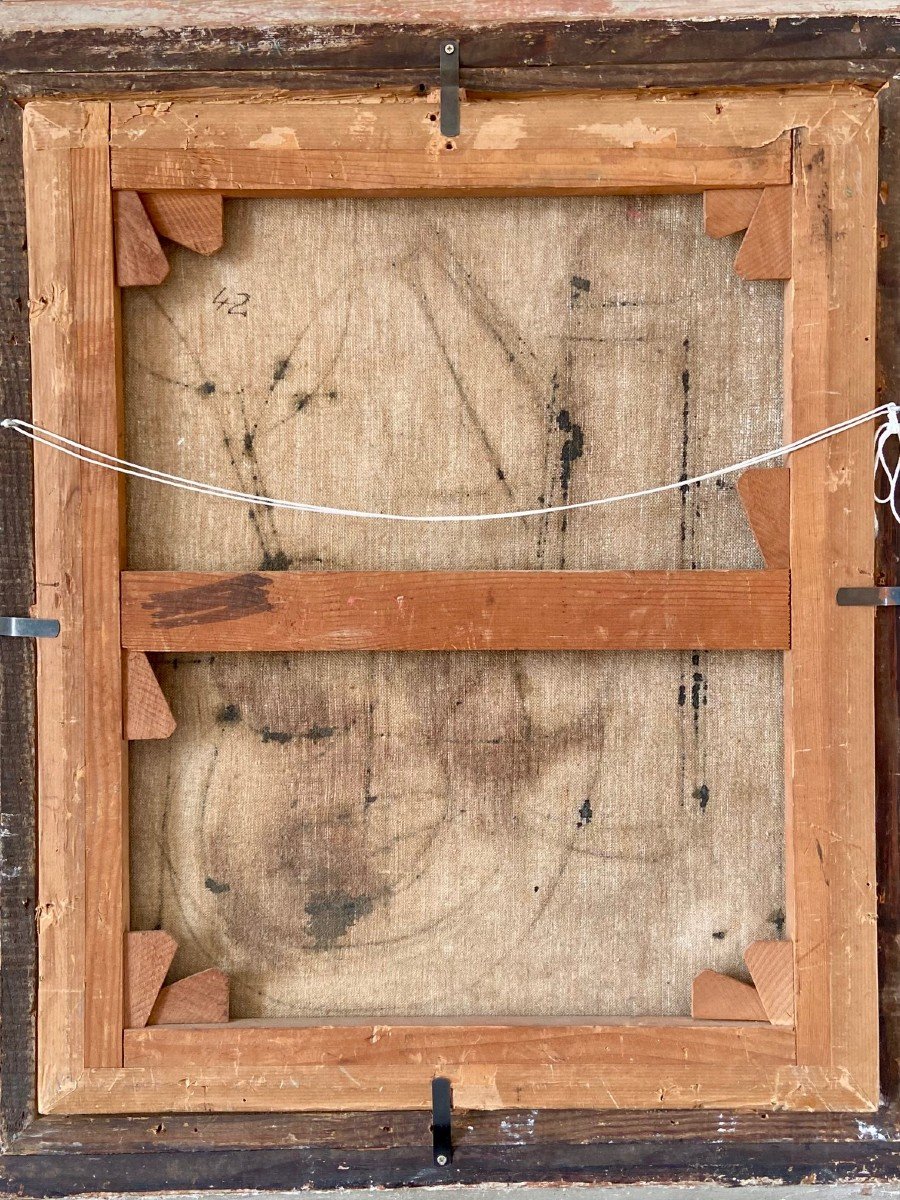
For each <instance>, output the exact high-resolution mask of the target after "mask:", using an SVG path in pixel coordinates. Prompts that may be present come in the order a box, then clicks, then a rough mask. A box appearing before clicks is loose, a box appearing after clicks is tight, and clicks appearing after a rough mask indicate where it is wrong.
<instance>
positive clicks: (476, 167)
mask: <svg viewBox="0 0 900 1200" xmlns="http://www.w3.org/2000/svg"><path fill="white" fill-rule="evenodd" d="M435 128H436V126H435ZM433 136H434V135H433V134H431V133H429V131H428V130H425V131H424V132H423V136H422V144H421V146H419V147H417V148H413V149H412V150H409V151H396V152H395V151H394V150H393V149H392V148H390V147H388V148H387V149H384V148H378V149H369V150H366V149H362V150H360V151H358V152H355V153H353V152H351V151H349V150H348V151H344V150H342V149H340V148H337V149H334V150H329V149H325V150H322V149H309V150H305V149H304V150H292V149H287V150H285V149H279V148H272V149H263V150H246V149H234V150H195V149H188V150H181V149H172V150H155V149H143V148H142V147H141V146H134V147H124V148H121V149H118V150H115V151H113V180H114V184H115V186H116V187H117V188H125V189H129V188H134V189H137V190H140V191H142V192H149V191H155V190H171V189H181V188H184V189H188V190H192V191H194V190H201V189H209V190H213V191H216V192H223V193H224V194H225V195H226V196H228V195H232V196H236V195H258V196H274V195H312V196H337V195H349V194H353V195H358V196H384V197H388V196H414V195H417V194H418V193H419V192H421V191H422V189H423V188H427V189H428V191H429V193H430V194H431V195H433V196H461V195H466V196H510V195H518V196H546V195H554V194H563V195H570V196H571V195H621V194H624V193H629V192H632V193H642V194H645V193H665V192H700V191H703V190H705V189H707V188H714V187H757V186H768V185H770V184H782V183H784V181H785V176H786V166H785V164H786V161H787V150H788V143H787V142H786V141H784V142H782V141H779V142H777V143H772V146H771V148H759V149H750V150H743V149H733V148H731V147H712V148H710V149H708V150H704V149H702V148H700V147H693V146H687V147H684V148H673V149H671V150H661V149H659V148H658V147H656V146H641V147H634V148H625V149H618V148H608V149H607V148H603V147H601V148H598V149H596V150H594V151H592V152H589V151H588V150H587V149H586V148H581V149H578V148H577V147H576V148H575V149H573V150H572V151H569V152H566V151H565V150H559V149H556V150H552V149H547V150H544V151H543V152H540V153H536V154H535V156H534V157H530V158H529V159H528V166H527V167H526V166H525V160H524V159H522V158H520V157H518V156H517V155H516V154H515V146H514V145H510V146H508V147H507V148H505V149H504V148H502V147H501V148H500V149H486V150H479V149H478V147H477V144H475V145H474V147H473V149H471V150H469V149H468V146H469V142H470V141H472V142H473V143H474V138H473V136H472V135H471V134H469V135H467V134H466V133H463V134H460V136H459V139H458V140H454V141H452V142H448V141H441V142H439V143H437V145H436V146H434V147H433V148H432V147H430V146H429V145H428V142H427V140H426V139H428V138H429V137H431V138H433ZM264 145H265V143H264Z"/></svg>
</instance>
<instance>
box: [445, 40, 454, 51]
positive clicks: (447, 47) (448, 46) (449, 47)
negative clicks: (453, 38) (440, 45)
mask: <svg viewBox="0 0 900 1200" xmlns="http://www.w3.org/2000/svg"><path fill="white" fill-rule="evenodd" d="M455 50H456V47H455V46H454V45H453V43H452V42H447V43H446V45H445V46H444V53H445V54H453V53H454V52H455Z"/></svg>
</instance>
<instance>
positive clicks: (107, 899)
mask: <svg viewBox="0 0 900 1200" xmlns="http://www.w3.org/2000/svg"><path fill="white" fill-rule="evenodd" d="M96 112H97V118H96V119H97V121H98V123H99V121H101V120H102V119H104V118H106V116H107V111H106V109H104V108H103V107H102V106H101V107H100V108H98V109H97V110H96ZM98 143H99V144H98V145H97V146H96V148H92V149H91V150H90V151H88V150H87V149H83V150H79V151H78V152H76V151H73V156H74V157H73V165H72V186H73V193H72V223H73V245H74V251H73V255H74V264H73V266H74V272H75V287H76V293H77V295H78V297H79V307H78V312H77V325H76V358H75V364H74V365H75V378H74V379H73V381H72V386H73V387H74V389H75V392H76V396H77V400H78V408H79V430H80V438H81V440H83V441H84V442H86V443H87V445H89V446H93V447H95V448H96V449H98V450H100V451H101V452H102V453H106V454H118V453H120V452H121V449H122V442H121V437H122V422H121V406H122V393H121V388H120V382H121V380H120V371H119V362H120V360H119V352H118V333H117V326H118V319H119V310H118V299H117V294H116V289H115V274H114V249H113V210H112V197H111V192H110V186H109V150H108V146H107V145H106V143H105V138H103V139H102V140H101V139H98ZM81 522H82V537H81V554H82V587H83V592H84V616H83V619H84V666H83V675H76V676H74V677H73V678H71V679H69V680H63V681H61V683H62V686H64V687H73V686H79V685H82V686H83V687H84V693H85V709H84V719H85V767H84V770H85V810H84V820H85V851H84V855H85V857H84V869H85V884H84V887H85V890H84V898H85V920H86V924H85V963H84V970H85V1008H84V1022H85V1047H84V1054H85V1063H86V1064H87V1065H88V1066H95V1067H112V1066H116V1065H117V1064H119V1063H121V1057H122V1048H121V1044H122V1021H123V1008H122V1003H123V1002H122V996H123V988H124V960H123V952H124V951H123V946H124V941H123V938H124V933H125V930H127V928H128V872H127V864H128V798H127V766H126V761H125V755H126V746H125V743H124V742H123V711H124V706H123V696H122V655H121V649H120V645H119V638H118V636H117V628H116V627H117V624H118V619H119V586H118V573H119V571H120V569H121V566H122V553H123V533H124V488H123V485H122V480H121V478H120V477H118V476H116V475H115V474H114V473H113V472H111V471H97V470H96V469H94V468H92V467H91V466H89V465H87V464H82V465H81ZM51 747H52V743H51ZM51 747H48V749H50V752H51V753H52V752H53V751H52V748H51Z"/></svg>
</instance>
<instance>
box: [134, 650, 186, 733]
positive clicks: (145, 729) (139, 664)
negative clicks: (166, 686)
mask: <svg viewBox="0 0 900 1200" xmlns="http://www.w3.org/2000/svg"><path fill="white" fill-rule="evenodd" d="M124 669H125V697H124V702H125V737H126V739H127V740H128V741H130V742H133V741H141V740H144V739H146V738H167V737H171V735H172V734H173V733H174V731H175V718H174V717H173V716H172V710H171V709H170V708H169V705H168V704H167V703H166V698H165V696H164V695H163V692H162V688H161V687H160V686H159V683H158V681H157V678H156V675H155V674H154V672H153V668H152V667H151V665H150V661H149V659H148V658H147V655H146V654H141V653H140V652H139V651H136V650H129V651H128V652H127V653H126V654H125V656H124Z"/></svg>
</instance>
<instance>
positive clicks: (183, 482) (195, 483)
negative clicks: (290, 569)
mask: <svg viewBox="0 0 900 1200" xmlns="http://www.w3.org/2000/svg"><path fill="white" fill-rule="evenodd" d="M881 416H886V417H887V420H886V421H885V422H884V424H883V425H881V426H880V427H879V429H878V431H877V434H876V438H875V472H876V477H877V475H878V472H879V471H881V472H882V473H883V474H884V476H885V478H886V480H887V485H888V486H887V491H886V492H885V493H884V494H883V495H879V494H878V493H877V492H876V494H875V499H876V501H877V502H878V503H879V504H887V505H889V506H890V510H891V513H892V514H893V516H894V520H896V521H897V523H898V524H900V499H898V495H897V487H898V482H900V456H898V465H897V466H895V467H893V468H891V467H890V466H889V460H888V456H887V445H888V442H889V441H890V439H891V438H892V437H894V438H897V440H898V443H900V408H898V406H897V405H896V404H880V405H879V406H878V407H877V408H873V409H870V410H869V411H868V412H865V413H860V415H859V416H856V417H850V418H849V419H848V420H846V421H839V422H838V423H837V424H836V425H829V426H828V427H827V428H826V429H820V430H819V431H818V432H817V433H811V434H809V435H808V436H807V437H803V438H798V439H797V441H795V442H791V443H789V444H788V445H786V446H778V447H776V448H775V449H774V450H767V451H766V452H765V453H764V454H756V455H754V456H753V458H745V459H743V460H742V461H741V462H736V463H731V465H730V466H726V467H717V468H716V469H715V470H712V471H705V472H704V473H703V474H702V475H693V476H691V478H690V479H677V480H673V481H672V482H670V483H661V484H657V485H656V486H654V487H647V488H640V489H638V490H637V491H633V492H622V493H620V494H619V495H616V496H600V497H597V498H596V499H593V500H578V501H573V502H572V503H569V504H552V505H548V506H546V507H544V508H523V509H518V510H516V511H513V512H496V513H429V514H423V513H387V512H366V511H365V510H363V509H356V508H343V507H335V506H332V505H328V504H313V503H311V502H308V501H305V500H286V499H279V498H277V497H273V496H258V495H254V494H253V493H252V492H238V491H233V490H232V489H231V488H223V487H218V486H217V485H216V484H212V483H203V482H201V481H199V480H196V479H186V478H184V477H183V476H181V475H170V474H168V473H167V472H165V471H157V470H154V469H153V468H152V467H144V466H141V465H140V464H139V463H133V462H129V461H128V460H127V459H124V458H116V457H115V456H114V455H112V454H105V453H104V452H103V451H102V450H95V449H94V448H93V447H91V446H85V445H83V444H82V443H81V442H76V441H73V440H72V439H71V438H67V437H63V436H62V434H59V433H54V432H53V431H52V430H49V429H43V428H41V426H40V425H32V424H31V423H30V422H28V421H22V420H19V419H18V418H16V417H6V418H5V419H4V420H3V421H0V426H2V428H4V429H11V430H13V431H14V432H15V433H20V434H22V435H23V436H24V437H27V438H30V439H31V440H32V441H33V442H38V443H40V445H42V446H47V447H49V448H50V449H51V450H58V451H59V452H60V453H61V454H67V455H69V456H70V457H71V458H76V459H78V460H79V461H80V462H85V463H89V464H91V465H92V466H95V467H102V468H104V469H105V470H107V471H116V472H118V473H119V474H120V475H130V476H132V477H133V478H135V479H145V480H148V481H149V482H151V483H160V484H164V485H165V486H166V487H173V488H180V489H181V490H183V491H188V492H196V493H198V494H199V495H201V496H217V497H219V498H220V499H223V500H237V501H239V502H240V503H243V504H256V505H264V506H265V507H267V508H281V509H287V510H289V511H291V512H306V513H320V514H322V515H323V516H329V517H358V518H361V519H363V520H367V521H406V522H414V523H419V524H448V523H458V524H461V523H463V522H468V521H505V520H511V519H514V518H518V517H543V516H546V515H547V514H549V513H561V512H572V511H573V510H574V509H578V508H599V507H600V506H601V505H605V504H618V503H620V502H622V501H625V500H640V499H643V498H644V497H645V496H658V495H660V494H661V493H663V492H674V491H679V490H681V489H682V488H688V487H692V486H694V485H695V484H699V483H706V482H707V481H708V480H711V479H719V478H721V477H722V476H724V475H734V474H736V473H738V472H740V471H746V470H747V468H748V467H758V466H761V465H763V464H764V463H768V462H773V461H774V460H775V459H779V458H783V457H784V456H785V455H787V454H794V453H796V451H798V450H803V449H805V448H806V447H807V446H813V445H815V444H816V443H817V442H822V441H825V440H826V438H832V437H837V436H838V435H839V434H841V433H846V432H847V430H850V429H855V428H856V427H857V426H858V425H864V424H865V423H866V422H867V421H873V420H875V419H876V418H877V417H881Z"/></svg>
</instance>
